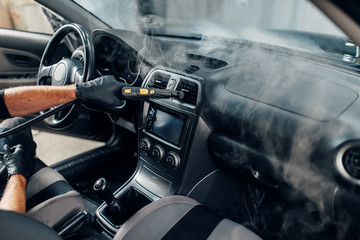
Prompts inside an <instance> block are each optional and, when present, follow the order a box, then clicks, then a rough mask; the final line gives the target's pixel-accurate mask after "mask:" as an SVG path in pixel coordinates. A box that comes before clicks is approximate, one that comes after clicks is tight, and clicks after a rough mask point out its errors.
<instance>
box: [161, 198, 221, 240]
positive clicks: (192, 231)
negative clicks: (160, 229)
mask: <svg viewBox="0 0 360 240" xmlns="http://www.w3.org/2000/svg"><path fill="white" fill-rule="evenodd" d="M221 220H222V218H221V217H219V216H217V215H216V214H214V213H212V212H211V211H209V210H208V209H206V208H205V207H204V206H202V205H197V206H195V207H193V208H192V209H191V210H190V211H189V212H188V213H187V214H186V215H185V216H184V217H183V218H181V219H180V221H179V222H177V223H176V224H175V226H173V227H172V228H171V229H170V230H169V231H168V232H167V233H166V235H165V236H164V237H163V238H162V240H185V239H186V240H202V239H207V238H208V237H209V236H210V234H211V233H212V232H213V230H214V229H215V227H216V226H217V225H218V224H219V223H220V222H221Z"/></svg>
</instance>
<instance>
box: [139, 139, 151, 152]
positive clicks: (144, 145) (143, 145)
mask: <svg viewBox="0 0 360 240" xmlns="http://www.w3.org/2000/svg"><path fill="white" fill-rule="evenodd" d="M139 145H140V151H141V152H142V153H144V154H148V153H149V151H150V147H151V144H150V141H149V139H147V138H143V139H141V140H140V144H139Z"/></svg>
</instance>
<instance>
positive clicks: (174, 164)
mask: <svg viewBox="0 0 360 240" xmlns="http://www.w3.org/2000/svg"><path fill="white" fill-rule="evenodd" d="M165 165H166V166H167V167H168V168H170V169H175V168H178V167H179V166H180V157H179V156H178V155H177V154H176V153H174V152H170V153H169V154H168V155H167V156H166V159H165Z"/></svg>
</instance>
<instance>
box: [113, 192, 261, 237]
mask: <svg viewBox="0 0 360 240" xmlns="http://www.w3.org/2000/svg"><path fill="white" fill-rule="evenodd" d="M114 239H115V240H120V239H121V240H130V239H132V240H133V239H137V240H141V239H147V240H155V239H163V240H167V239H172V240H176V239H179V240H180V239H186V240H191V239H194V240H195V239H196V240H202V239H209V240H219V239H226V240H235V239H236V240H258V239H260V238H259V237H258V236H257V235H256V234H254V233H253V232H251V231H250V230H248V229H246V228H245V227H243V226H242V225H240V224H237V223H235V222H233V221H231V220H229V219H226V218H225V219H223V218H220V217H219V216H217V215H216V214H214V213H212V212H211V211H209V210H207V209H206V208H205V207H203V206H202V205H201V204H200V203H198V202H197V201H195V200H193V199H191V198H188V197H185V196H170V197H166V198H163V199H160V200H158V201H155V202H153V203H150V204H149V205H147V206H145V207H144V208H142V209H140V210H139V211H138V212H137V213H135V214H134V215H133V216H132V217H131V218H130V219H129V220H127V221H126V222H125V223H124V224H123V225H122V226H121V228H120V229H119V231H118V232H117V234H116V235H115V238H114Z"/></svg>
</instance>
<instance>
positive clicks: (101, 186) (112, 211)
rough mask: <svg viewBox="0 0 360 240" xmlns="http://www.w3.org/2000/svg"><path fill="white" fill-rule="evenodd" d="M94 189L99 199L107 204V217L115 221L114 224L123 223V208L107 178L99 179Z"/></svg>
mask: <svg viewBox="0 0 360 240" xmlns="http://www.w3.org/2000/svg"><path fill="white" fill-rule="evenodd" d="M93 189H94V191H95V192H96V194H97V195H98V196H99V198H101V199H102V200H104V201H105V202H106V204H107V209H106V215H108V217H109V218H110V219H111V220H113V221H114V222H113V223H115V224H117V223H118V222H121V220H122V215H123V214H122V211H123V208H122V206H121V205H120V202H119V201H118V199H116V198H115V196H114V194H113V193H112V192H111V190H110V183H109V181H108V180H107V179H106V178H99V179H98V180H96V182H95V184H94V186H93ZM110 219H109V220H110Z"/></svg>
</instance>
